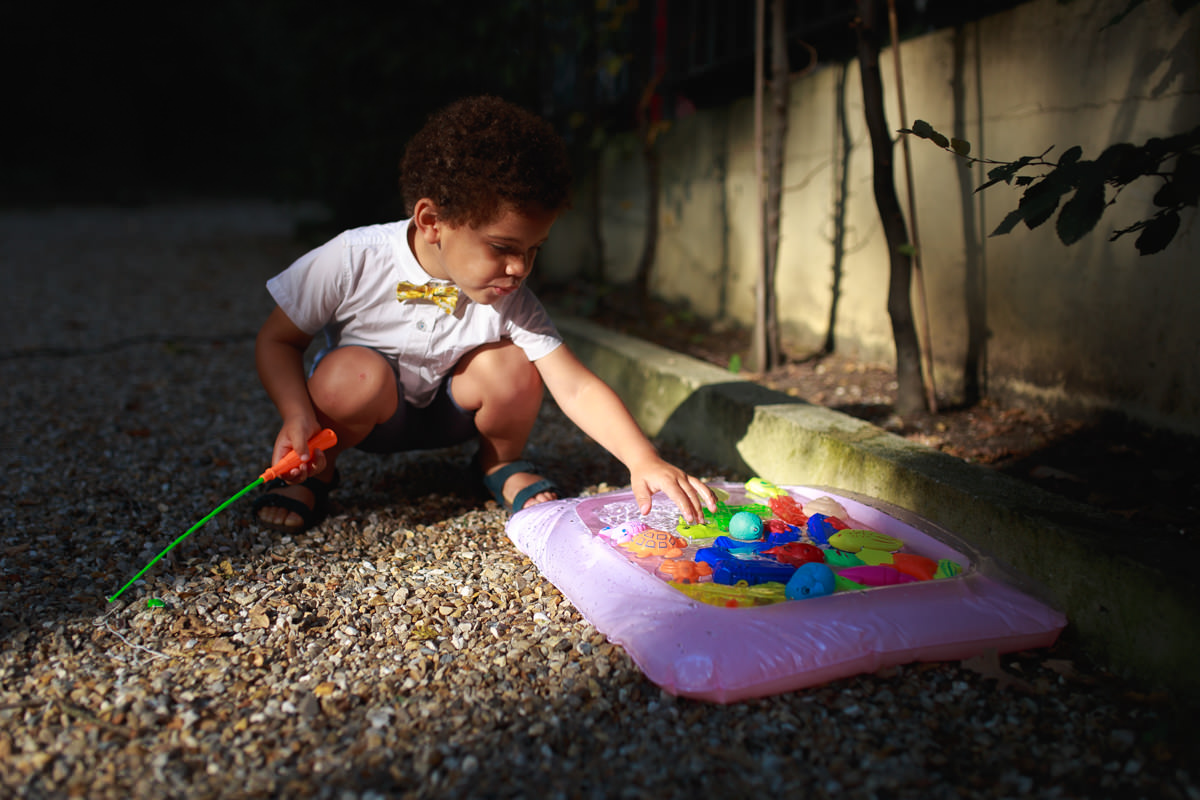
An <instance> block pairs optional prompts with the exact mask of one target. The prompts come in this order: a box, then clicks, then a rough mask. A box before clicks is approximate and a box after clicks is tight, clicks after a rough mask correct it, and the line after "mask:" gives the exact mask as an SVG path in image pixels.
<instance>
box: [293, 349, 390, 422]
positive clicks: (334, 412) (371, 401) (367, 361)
mask: <svg viewBox="0 0 1200 800" xmlns="http://www.w3.org/2000/svg"><path fill="white" fill-rule="evenodd" d="M395 385H396V376H395V373H394V372H392V368H391V365H390V364H388V362H387V360H386V359H385V358H384V357H383V356H382V355H380V354H379V353H377V352H375V351H374V350H370V349H368V348H366V347H341V348H338V349H337V350H334V351H332V352H331V353H328V354H327V355H326V356H325V357H324V358H322V359H321V361H320V363H319V364H318V365H317V368H316V369H315V370H314V371H313V374H312V377H311V378H309V382H308V391H309V394H310V396H311V397H312V399H313V403H314V404H316V405H317V407H319V408H321V409H322V410H323V411H324V412H325V413H326V414H329V415H331V416H334V417H337V416H341V415H355V414H359V413H361V412H362V411H363V410H365V409H370V408H374V407H375V406H377V405H379V404H381V403H384V402H387V401H388V399H389V398H391V397H393V396H394V395H395V391H396V389H395Z"/></svg>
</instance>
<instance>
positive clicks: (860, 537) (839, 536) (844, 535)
mask: <svg viewBox="0 0 1200 800" xmlns="http://www.w3.org/2000/svg"><path fill="white" fill-rule="evenodd" d="M829 544H830V545H831V546H833V547H836V548H837V549H838V550H845V551H846V552H847V553H857V552H858V551H860V550H883V551H885V552H888V553H894V552H896V551H897V550H899V549H900V548H901V547H904V542H902V541H900V540H899V539H897V538H896V537H895V536H888V535H887V534H886V533H878V532H877V531H868V530H860V529H857V528H848V529H846V530H844V531H838V532H837V533H835V534H833V535H831V536H830V537H829Z"/></svg>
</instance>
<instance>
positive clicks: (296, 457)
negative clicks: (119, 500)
mask: <svg viewBox="0 0 1200 800" xmlns="http://www.w3.org/2000/svg"><path fill="white" fill-rule="evenodd" d="M335 444H337V435H336V434H335V433H334V432H333V431H331V430H329V428H325V429H324V430H322V431H321V432H320V433H318V434H317V435H316V436H314V437H312V438H311V439H309V440H308V451H309V452H310V453H311V452H312V451H314V450H328V449H329V448H331V447H333V446H334V445H335ZM298 466H300V454H299V453H297V452H296V451H295V450H293V451H292V452H290V453H288V454H287V455H286V456H284V457H283V458H281V459H279V461H277V462H276V463H274V464H272V465H271V466H270V467H268V468H267V471H266V472H264V473H263V474H262V475H259V476H258V478H256V479H255V481H254V482H253V483H251V484H250V485H249V486H247V487H246V488H245V489H242V490H241V491H240V492H238V493H237V494H235V495H234V496H233V497H231V498H229V499H228V500H226V501H225V502H224V503H221V505H219V506H217V507H216V508H214V509H213V510H212V511H211V512H210V513H209V514H208V515H207V516H205V517H204V519H202V520H200V521H199V522H197V523H196V524H195V525H193V526H192V527H190V528H188V529H187V530H186V531H185V532H184V534H183V535H182V536H180V537H179V538H178V539H176V540H175V541H173V542H171V543H170V544H169V545H167V547H166V549H165V550H163V551H162V552H161V553H159V554H158V555H156V556H155V557H154V558H152V559H150V563H149V564H147V565H146V566H144V567H142V569H141V571H140V572H138V574H137V575H134V576H133V577H132V578H130V579H129V583H127V584H125V585H124V586H122V587H121V590H120V591H119V592H117V593H116V594H114V595H113V596H112V597H109V598H108V602H110V603H111V602H113V601H114V600H116V599H117V598H118V597H120V596H121V595H122V594H123V593H124V592H125V590H126V589H128V588H129V587H130V586H133V584H134V583H135V582H136V581H137V579H138V578H140V577H142V576H143V575H145V574H146V570H148V569H150V568H151V567H153V566H154V565H155V564H157V563H158V560H159V559H160V558H162V557H163V556H165V555H166V554H167V553H169V552H171V550H172V549H173V548H174V547H175V545H177V544H179V543H180V542H182V541H183V540H184V539H186V538H187V537H189V536H191V535H192V534H193V533H195V532H196V531H198V530H199V529H200V528H202V527H204V524H205V523H206V522H208V521H209V520H210V519H212V518H213V517H215V516H216V515H217V514H220V513H221V512H222V511H224V510H225V509H227V508H229V507H230V506H231V505H233V504H234V503H236V502H237V501H238V500H240V499H241V498H242V497H244V496H245V495H246V494H248V493H249V492H251V491H253V490H254V489H257V488H258V487H259V486H262V485H263V484H264V483H266V482H267V481H270V480H274V479H275V478H278V477H279V476H281V475H284V474H287V473H288V472H291V471H292V470H294V469H295V468H296V467H298Z"/></svg>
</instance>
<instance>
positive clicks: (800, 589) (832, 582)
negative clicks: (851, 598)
mask: <svg viewBox="0 0 1200 800" xmlns="http://www.w3.org/2000/svg"><path fill="white" fill-rule="evenodd" d="M836 589H837V578H836V577H835V576H834V574H833V570H831V569H830V568H829V566H828V565H827V564H822V563H820V562H816V561H813V562H809V563H808V564H801V565H800V568H799V569H797V570H796V571H795V572H794V573H793V574H792V577H791V578H790V579H788V582H787V585H786V586H785V587H784V589H783V592H784V595H786V596H787V599H788V600H807V599H809V598H811V597H824V596H825V595H828V594H833V593H834V591H835V590H836Z"/></svg>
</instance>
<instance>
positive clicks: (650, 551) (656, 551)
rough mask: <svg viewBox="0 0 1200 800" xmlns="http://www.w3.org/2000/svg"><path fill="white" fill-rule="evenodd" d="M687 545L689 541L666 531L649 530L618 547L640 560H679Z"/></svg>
mask: <svg viewBox="0 0 1200 800" xmlns="http://www.w3.org/2000/svg"><path fill="white" fill-rule="evenodd" d="M687 544H688V543H687V539H683V538H681V537H679V536H675V535H674V534H671V533H667V532H666V531H658V530H655V529H654V528H647V529H646V530H644V531H642V532H640V533H638V534H636V535H635V536H634V537H633V538H632V539H630V540H629V541H628V542H625V543H624V544H621V545H618V547H620V548H621V549H622V550H628V551H629V552H631V553H633V554H634V555H635V556H637V557H638V558H646V557H648V556H662V557H663V558H678V557H679V556H681V555H683V548H685V547H687Z"/></svg>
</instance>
